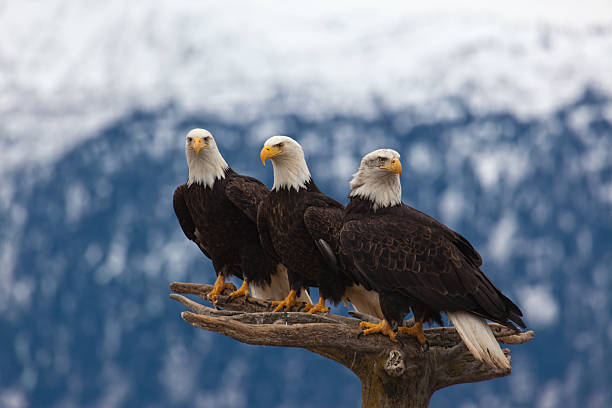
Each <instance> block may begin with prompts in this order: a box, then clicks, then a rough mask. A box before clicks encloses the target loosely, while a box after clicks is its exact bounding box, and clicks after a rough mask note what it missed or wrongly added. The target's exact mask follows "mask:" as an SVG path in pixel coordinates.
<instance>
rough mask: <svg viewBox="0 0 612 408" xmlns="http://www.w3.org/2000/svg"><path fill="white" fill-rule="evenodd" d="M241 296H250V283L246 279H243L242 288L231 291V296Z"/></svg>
mask: <svg viewBox="0 0 612 408" xmlns="http://www.w3.org/2000/svg"><path fill="white" fill-rule="evenodd" d="M240 296H245V297H247V296H249V284H248V283H247V281H246V279H245V280H243V281H242V286H240V289H238V290H236V291H234V292H232V293H230V297H231V298H232V299H234V298H237V297H240Z"/></svg>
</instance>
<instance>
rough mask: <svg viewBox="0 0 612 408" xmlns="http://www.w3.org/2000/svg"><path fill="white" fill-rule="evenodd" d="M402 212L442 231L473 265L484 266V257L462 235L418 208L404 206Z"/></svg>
mask: <svg viewBox="0 0 612 408" xmlns="http://www.w3.org/2000/svg"><path fill="white" fill-rule="evenodd" d="M402 212H404V213H407V214H409V215H410V217H412V218H414V219H415V221H419V222H421V223H423V225H428V226H430V227H432V228H436V229H438V230H440V232H441V233H442V234H444V235H445V236H446V238H447V239H448V240H450V241H451V242H453V243H454V244H455V246H456V247H457V248H458V249H459V250H460V251H461V253H463V255H464V256H465V257H466V258H467V259H468V260H469V261H470V262H471V263H473V264H474V265H475V266H481V265H482V257H481V256H480V254H479V253H478V252H477V251H476V250H475V249H474V247H473V246H472V244H470V242H469V241H468V240H467V239H465V238H464V237H463V236H462V235H461V234H459V233H457V232H455V231H453V230H452V229H450V228H448V227H447V226H446V225H444V224H442V223H441V222H440V221H438V220H436V219H435V218H433V217H430V216H429V215H427V214H425V213H423V212H421V211H419V210H417V209H416V208H412V207H410V206H409V205H403V206H402Z"/></svg>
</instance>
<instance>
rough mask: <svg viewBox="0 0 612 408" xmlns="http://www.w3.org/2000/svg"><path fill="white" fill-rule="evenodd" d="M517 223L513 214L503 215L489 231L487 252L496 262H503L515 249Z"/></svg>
mask: <svg viewBox="0 0 612 408" xmlns="http://www.w3.org/2000/svg"><path fill="white" fill-rule="evenodd" d="M517 228H518V226H517V221H516V216H515V215H514V214H506V215H504V216H503V217H502V218H501V219H500V220H499V221H498V223H497V225H496V226H495V227H493V230H492V231H491V237H490V238H489V243H488V250H489V254H490V255H491V257H492V258H493V259H494V260H495V261H497V262H505V261H506V260H507V259H508V257H509V256H510V255H511V254H512V251H513V250H514V247H515V235H516V231H517Z"/></svg>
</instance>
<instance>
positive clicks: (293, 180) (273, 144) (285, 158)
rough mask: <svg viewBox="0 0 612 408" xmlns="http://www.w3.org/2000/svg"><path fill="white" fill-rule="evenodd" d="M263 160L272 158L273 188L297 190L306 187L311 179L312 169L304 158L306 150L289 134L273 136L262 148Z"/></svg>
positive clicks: (264, 161)
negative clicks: (309, 168) (310, 169)
mask: <svg viewBox="0 0 612 408" xmlns="http://www.w3.org/2000/svg"><path fill="white" fill-rule="evenodd" d="M260 157H261V162H262V163H263V164H264V165H265V164H266V160H268V159H270V160H272V166H273V167H274V186H273V187H272V190H279V189H281V188H283V187H286V188H287V189H288V190H289V189H291V188H294V189H295V190H296V191H297V190H299V189H300V188H304V187H306V183H308V181H309V180H310V179H311V177H310V171H308V166H307V165H306V160H305V159H304V150H302V146H300V144H299V143H298V142H296V141H295V140H293V139H292V138H290V137H287V136H272V137H271V138H269V139H268V140H266V142H265V143H264V147H263V149H261V154H260Z"/></svg>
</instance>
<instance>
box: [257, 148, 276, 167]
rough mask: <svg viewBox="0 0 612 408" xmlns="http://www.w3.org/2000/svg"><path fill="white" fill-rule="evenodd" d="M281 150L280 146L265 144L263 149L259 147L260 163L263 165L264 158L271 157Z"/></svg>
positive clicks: (264, 163) (264, 162)
mask: <svg viewBox="0 0 612 408" xmlns="http://www.w3.org/2000/svg"><path fill="white" fill-rule="evenodd" d="M281 152H282V149H281V148H280V147H276V146H269V145H265V146H264V147H263V149H261V153H260V154H259V158H260V159H261V163H262V164H263V165H264V166H265V165H266V160H268V159H271V158H273V157H274V156H276V155H277V154H279V153H281Z"/></svg>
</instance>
